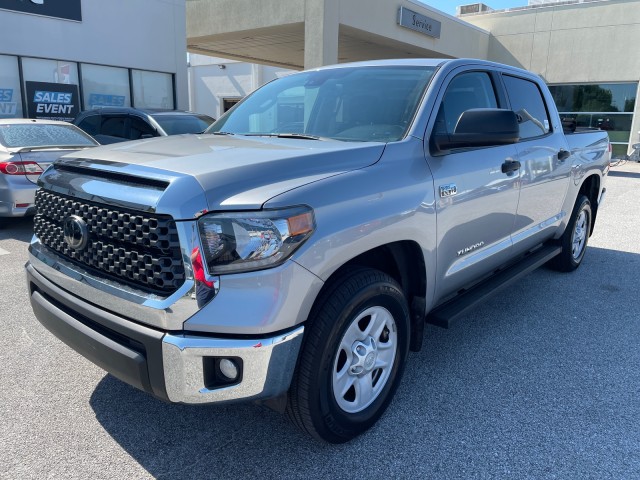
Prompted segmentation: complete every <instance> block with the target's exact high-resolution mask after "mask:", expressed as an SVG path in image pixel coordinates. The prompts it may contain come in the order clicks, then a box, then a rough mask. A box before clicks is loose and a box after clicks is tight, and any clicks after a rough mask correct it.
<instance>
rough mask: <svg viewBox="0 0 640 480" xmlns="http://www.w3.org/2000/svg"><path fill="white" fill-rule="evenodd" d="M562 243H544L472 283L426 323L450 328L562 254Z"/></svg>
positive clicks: (444, 304)
mask: <svg viewBox="0 0 640 480" xmlns="http://www.w3.org/2000/svg"><path fill="white" fill-rule="evenodd" d="M561 250H562V247H560V246H556V245H549V246H544V247H542V248H540V249H538V250H536V251H535V252H533V253H531V254H529V255H528V256H526V257H524V258H523V259H522V260H520V261H519V262H518V263H516V264H514V265H512V266H510V267H508V268H505V269H504V270H501V271H499V272H498V273H496V274H495V275H492V276H491V277H489V278H488V279H486V280H485V281H483V282H481V283H479V284H477V285H475V286H473V287H471V288H470V289H469V290H466V291H465V292H463V293H461V294H459V295H458V296H456V297H455V298H453V299H451V300H449V301H448V302H445V303H443V304H442V305H440V306H439V307H436V308H434V309H433V310H432V311H431V312H429V313H428V314H427V317H426V319H425V321H426V323H429V324H431V325H436V326H438V327H442V328H449V326H450V325H451V324H452V322H453V321H454V320H455V319H457V318H458V317H460V316H462V315H463V314H464V313H466V312H467V311H468V310H470V309H471V308H473V307H475V306H476V305H477V304H478V303H480V302H482V301H484V300H486V299H487V298H489V297H490V296H491V295H493V294H495V293H497V292H499V291H500V290H502V289H503V288H505V287H507V286H509V285H511V284H512V283H514V282H516V281H517V280H519V279H520V278H522V277H524V276H525V275H526V274H527V273H529V272H532V271H533V270H535V269H536V268H538V267H539V266H541V265H543V264H545V263H547V262H548V261H549V260H551V259H552V258H553V257H555V256H556V255H558V254H559V253H560V252H561Z"/></svg>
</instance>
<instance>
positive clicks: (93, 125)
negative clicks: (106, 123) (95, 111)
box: [78, 115, 100, 135]
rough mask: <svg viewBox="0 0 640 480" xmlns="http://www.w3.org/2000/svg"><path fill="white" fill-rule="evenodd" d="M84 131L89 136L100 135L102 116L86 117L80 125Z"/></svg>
mask: <svg viewBox="0 0 640 480" xmlns="http://www.w3.org/2000/svg"><path fill="white" fill-rule="evenodd" d="M78 127H80V128H81V129H82V130H84V131H85V132H87V133H88V134H89V135H98V134H99V133H100V115H89V116H88V117H85V118H84V119H83V120H82V121H81V122H80V123H79V124H78Z"/></svg>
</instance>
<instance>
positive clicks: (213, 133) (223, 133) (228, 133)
mask: <svg viewBox="0 0 640 480" xmlns="http://www.w3.org/2000/svg"><path fill="white" fill-rule="evenodd" d="M206 132H207V131H206V130H205V131H204V132H202V133H206ZM211 135H235V133H231V132H211Z"/></svg>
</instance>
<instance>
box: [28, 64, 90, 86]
mask: <svg viewBox="0 0 640 480" xmlns="http://www.w3.org/2000/svg"><path fill="white" fill-rule="evenodd" d="M22 74H23V75H24V80H25V82H47V83H62V84H65V85H78V64H77V63H75V62H63V61H58V60H46V59H43V58H23V59H22Z"/></svg>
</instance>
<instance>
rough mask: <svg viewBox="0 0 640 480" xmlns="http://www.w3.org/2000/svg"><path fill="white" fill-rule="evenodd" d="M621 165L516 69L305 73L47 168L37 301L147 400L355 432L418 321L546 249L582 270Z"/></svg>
mask: <svg viewBox="0 0 640 480" xmlns="http://www.w3.org/2000/svg"><path fill="white" fill-rule="evenodd" d="M610 157H611V149H610V146H609V140H608V137H607V133H606V132H604V131H595V130H594V131H587V132H582V133H575V134H572V135H566V136H565V134H564V133H563V131H562V125H561V120H560V118H559V116H558V113H557V111H556V108H555V105H554V102H553V99H552V97H551V96H550V94H549V91H548V89H547V88H546V86H545V84H544V83H543V82H542V81H541V79H540V78H539V77H537V76H535V75H533V74H531V73H528V72H526V71H524V70H520V69H516V68H512V67H508V66H505V65H499V64H495V63H490V62H484V61H479V60H465V59H457V60H437V59H424V60H390V61H376V62H367V63H356V64H344V65H339V66H333V67H326V68H320V69H317V70H312V71H305V72H301V73H296V74H293V75H290V76H287V77H284V78H280V79H278V80H276V81H273V82H271V83H269V84H267V85H265V86H264V87H262V88H260V89H259V90H257V91H256V92H254V93H253V94H252V95H250V96H249V97H247V98H246V99H245V100H243V101H242V102H241V103H239V104H238V105H236V106H235V107H234V108H233V109H232V110H230V111H229V112H227V114H225V115H224V116H223V117H221V118H220V119H219V120H218V121H217V122H215V123H214V124H213V125H212V126H211V128H210V129H209V130H208V131H207V132H206V133H205V134H202V135H184V136H177V137H166V138H160V139H150V140H141V141H136V142H129V143H123V144H118V145H114V146H106V147H98V148H95V149H92V150H90V151H86V152H81V153H79V154H76V155H72V156H69V155H67V156H66V157H64V158H63V159H62V160H60V161H58V162H56V163H55V164H54V165H52V166H51V167H50V168H49V169H47V170H46V171H45V172H44V174H43V175H42V176H41V178H40V180H39V184H40V187H41V188H40V189H39V190H38V192H37V197H36V204H37V214H36V217H35V236H34V238H33V241H32V243H31V245H30V248H29V250H30V260H29V263H28V264H27V265H26V271H27V279H28V287H29V292H30V298H31V303H32V306H33V310H34V312H35V315H36V317H37V318H38V320H39V321H40V322H41V323H42V324H43V325H44V326H45V327H46V328H48V329H49V330H50V331H51V332H52V333H53V334H54V335H56V336H57V337H58V338H60V339H61V340H62V341H63V342H65V343H67V344H68V345H69V346H70V347H71V348H73V349H75V350H76V351H78V352H80V353H81V354H82V355H84V356H85V357H87V358H88V359H89V360H91V361H92V362H94V363H96V364H97V365H99V366H100V367H102V368H104V369H105V370H107V371H108V372H110V373H111V374H112V375H114V376H115V377H117V378H119V379H121V380H123V381H125V382H127V383H129V384H131V385H133V386H135V387H138V388H139V389H141V390H144V391H145V392H148V393H150V394H152V395H154V396H155V397H157V398H160V399H163V400H165V401H169V402H182V403H189V404H209V403H225V402H235V401H258V402H261V403H263V404H266V405H268V406H270V407H272V408H274V409H277V410H280V411H282V412H286V413H287V415H288V416H289V417H290V418H291V420H292V421H293V423H294V424H296V425H297V426H298V427H300V428H301V429H302V430H304V431H305V432H307V433H309V434H311V435H313V436H314V437H316V438H319V439H322V440H325V441H328V442H334V443H339V442H344V441H347V440H349V439H351V438H353V437H355V436H356V435H358V434H360V433H362V432H363V431H365V430H366V429H367V428H369V427H370V426H371V425H372V424H373V423H374V422H375V421H376V420H377V419H378V418H379V417H380V416H381V415H382V413H383V412H384V410H385V409H386V408H387V406H388V405H389V403H390V401H391V398H392V397H393V394H394V392H395V390H396V388H397V387H398V384H399V382H400V379H401V377H402V372H403V369H404V364H405V360H406V359H407V353H408V351H409V350H412V351H417V350H419V349H420V347H421V344H422V337H423V330H424V325H425V323H433V324H436V325H440V326H443V327H446V326H448V325H449V322H451V321H452V320H453V319H455V318H457V317H460V316H461V315H464V313H465V312H467V311H468V310H469V309H471V308H473V307H474V305H476V304H477V303H478V302H479V301H481V300H482V299H484V298H485V297H487V296H488V295H490V294H491V293H493V292H495V291H497V290H498V289H500V288H502V287H504V286H506V285H508V284H509V283H510V282H513V281H515V280H517V279H518V278H520V277H521V276H522V275H524V274H526V273H527V272H529V271H531V270H532V269H534V268H536V267H538V266H540V265H542V264H544V263H549V264H550V265H551V266H553V267H555V268H557V269H559V270H561V271H571V270H574V269H575V268H577V267H578V266H579V265H580V263H581V262H582V260H583V257H584V254H585V251H586V246H587V240H588V238H589V236H590V234H591V232H592V231H593V226H594V222H595V219H596V216H597V213H598V208H599V206H600V204H601V202H602V198H603V195H604V192H605V188H604V183H605V182H604V180H605V177H606V174H607V171H608V169H609V162H610ZM69 375H72V373H71V372H69Z"/></svg>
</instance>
